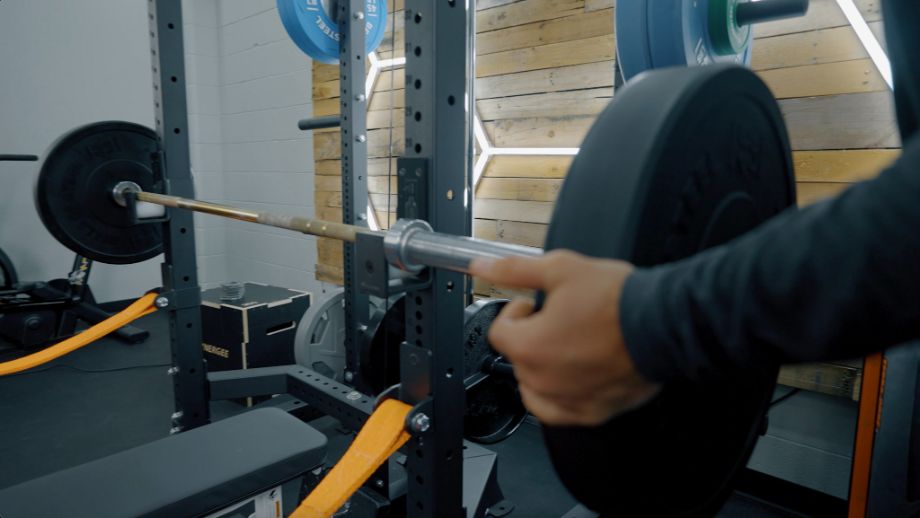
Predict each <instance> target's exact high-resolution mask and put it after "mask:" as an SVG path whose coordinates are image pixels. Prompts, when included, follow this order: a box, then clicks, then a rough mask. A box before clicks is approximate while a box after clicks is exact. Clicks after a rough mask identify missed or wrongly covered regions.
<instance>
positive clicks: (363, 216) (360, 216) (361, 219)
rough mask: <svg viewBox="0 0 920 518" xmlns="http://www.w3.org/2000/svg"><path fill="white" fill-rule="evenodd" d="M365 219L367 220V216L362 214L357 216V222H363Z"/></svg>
mask: <svg viewBox="0 0 920 518" xmlns="http://www.w3.org/2000/svg"><path fill="white" fill-rule="evenodd" d="M366 219H367V214H364V213H363V212H362V213H361V214H358V221H365V220H366Z"/></svg>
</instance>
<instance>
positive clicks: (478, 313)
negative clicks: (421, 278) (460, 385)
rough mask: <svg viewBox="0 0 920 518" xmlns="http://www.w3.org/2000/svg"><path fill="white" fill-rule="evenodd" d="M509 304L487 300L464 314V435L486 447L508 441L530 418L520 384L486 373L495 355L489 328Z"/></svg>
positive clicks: (502, 300)
mask: <svg viewBox="0 0 920 518" xmlns="http://www.w3.org/2000/svg"><path fill="white" fill-rule="evenodd" d="M507 303H508V301H507V300H506V299H484V300H480V301H477V302H475V303H473V304H471V305H470V306H468V307H467V308H466V310H465V311H464V322H463V376H464V378H463V379H464V381H465V385H466V387H467V388H466V413H465V414H464V416H463V435H464V437H466V438H467V439H469V440H471V441H474V442H478V443H483V444H492V443H496V442H499V441H502V440H504V439H507V438H508V437H510V436H511V434H513V433H514V432H515V430H517V429H518V427H519V426H520V425H521V423H523V422H524V419H525V418H526V417H527V409H525V408H524V403H523V402H522V401H521V394H520V391H519V390H518V386H517V381H515V380H514V378H512V377H506V376H501V375H495V374H486V373H484V372H483V366H484V364H485V363H486V362H488V361H490V360H493V359H494V358H495V355H496V353H495V351H494V350H493V349H492V346H491V345H489V337H488V334H489V326H491V325H492V322H493V321H494V320H495V318H496V317H497V316H498V313H499V312H500V311H501V310H502V308H503V307H505V304H507Z"/></svg>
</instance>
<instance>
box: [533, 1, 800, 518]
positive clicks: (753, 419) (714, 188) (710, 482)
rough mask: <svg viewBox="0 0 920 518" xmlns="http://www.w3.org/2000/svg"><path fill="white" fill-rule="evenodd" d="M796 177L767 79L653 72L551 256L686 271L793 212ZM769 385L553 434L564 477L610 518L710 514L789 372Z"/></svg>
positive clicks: (565, 196)
mask: <svg viewBox="0 0 920 518" xmlns="http://www.w3.org/2000/svg"><path fill="white" fill-rule="evenodd" d="M622 4H625V2H621V5H622ZM792 171H793V168H792V157H791V152H790V147H789V140H788V136H787V133H786V129H785V126H784V124H783V119H782V116H781V114H780V110H779V107H778V105H777V103H776V100H775V99H774V98H773V97H772V95H771V94H770V91H769V90H768V89H767V87H766V85H765V84H764V83H763V81H761V80H760V79H759V78H758V77H757V75H756V74H754V73H753V72H751V71H750V70H748V69H746V68H743V67H739V66H734V65H713V66H707V67H692V68H669V69H665V70H653V71H649V72H646V73H645V74H642V75H640V76H638V77H637V78H636V79H635V80H634V81H631V82H629V83H627V84H626V86H625V87H624V88H623V90H622V91H621V92H619V93H618V94H617V96H616V97H614V100H613V101H612V102H611V103H610V104H609V105H608V107H607V108H606V109H605V110H604V111H603V112H602V113H601V115H600V116H599V117H598V119H597V121H596V122H595V123H594V125H593V126H592V128H591V130H590V131H589V132H588V135H587V136H586V137H585V140H584V142H583V143H582V145H581V150H580V151H579V153H578V155H577V156H576V157H575V159H574V161H573V162H572V165H571V167H570V169H569V172H568V174H567V176H566V180H565V183H564V184H563V186H562V189H561V191H560V193H559V198H558V200H557V201H556V206H555V210H554V212H553V217H552V220H551V223H550V226H549V231H548V233H547V238H546V249H547V250H551V249H557V248H561V249H569V250H574V251H576V252H580V253H583V254H585V255H588V256H592V257H605V258H618V259H625V260H628V261H630V262H632V263H634V264H636V265H639V266H651V265H655V264H659V263H666V262H671V261H676V260H679V259H681V258H685V257H688V256H690V255H693V254H696V253H697V252H699V251H701V250H704V249H706V248H709V247H712V246H717V245H719V244H721V243H725V242H727V241H729V240H731V239H733V238H735V237H737V236H739V235H741V234H743V233H744V232H747V231H749V230H751V229H753V228H754V227H756V226H758V225H760V224H761V223H763V222H764V221H766V220H767V219H769V218H771V217H773V216H774V215H776V214H778V213H779V212H781V211H783V210H785V209H786V208H787V207H790V206H792V205H794V203H795V183H794V179H793V175H792ZM538 300H539V299H538ZM566 345H567V344H565V343H560V344H559V346H560V347H565V346H566ZM760 374H761V375H758V374H756V373H751V372H744V373H739V374H738V375H737V376H731V375H726V376H724V378H720V381H717V382H716V381H712V380H708V381H707V382H705V383H690V382H687V383H681V384H670V385H666V386H665V387H664V388H663V389H662V391H661V392H660V393H659V395H658V396H657V397H656V398H655V399H654V400H653V401H652V402H650V403H649V404H648V405H646V406H644V407H642V408H640V409H637V410H634V411H632V412H629V413H627V414H624V415H622V416H619V417H616V418H614V419H612V420H611V421H609V422H608V423H606V424H604V425H602V426H599V427H595V428H579V427H572V428H553V427H546V428H544V436H545V439H546V443H547V447H548V450H549V452H550V456H551V457H552V459H553V463H554V465H555V466H556V470H557V472H558V473H559V475H560V478H561V479H562V481H563V482H564V483H565V484H566V486H567V487H568V488H569V490H570V491H571V492H572V494H573V495H574V496H575V497H576V498H577V499H578V500H579V501H581V502H582V503H584V504H585V505H587V506H588V507H590V508H592V509H594V510H595V511H599V512H601V513H602V514H604V515H607V514H609V515H611V516H692V515H711V514H713V513H714V512H715V510H716V509H718V507H719V506H720V505H721V503H722V502H723V501H724V498H726V497H727V496H728V494H729V492H730V490H731V481H732V480H733V478H734V476H735V475H736V473H737V472H738V471H739V470H740V469H741V468H743V467H744V465H745V464H746V462H747V459H748V458H749V456H750V453H751V450H752V448H753V446H754V444H755V442H756V440H757V437H758V436H759V434H760V431H761V429H762V425H763V417H764V414H765V412H766V408H767V405H768V404H769V401H770V397H771V395H772V392H773V388H774V386H775V383H776V381H775V380H776V367H775V366H770V365H768V366H764V368H763V371H762V372H761V373H760Z"/></svg>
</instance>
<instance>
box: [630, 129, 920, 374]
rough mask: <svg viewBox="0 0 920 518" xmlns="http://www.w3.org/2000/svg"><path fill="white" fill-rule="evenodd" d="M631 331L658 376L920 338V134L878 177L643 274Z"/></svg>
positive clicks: (842, 354) (633, 301) (633, 291)
mask: <svg viewBox="0 0 920 518" xmlns="http://www.w3.org/2000/svg"><path fill="white" fill-rule="evenodd" d="M620 303H621V308H620V319H621V323H622V329H623V335H624V338H625V341H626V345H627V348H628V349H629V351H630V353H631V355H632V357H633V359H634V361H635V362H636V365H637V367H638V369H639V371H640V372H641V373H642V374H643V375H645V376H647V377H648V378H649V379H650V380H653V381H658V382H668V381H678V380H691V381H694V380H702V379H707V378H711V377H714V376H719V375H721V374H724V373H726V372H739V371H740V372H744V371H746V370H758V369H760V368H764V367H768V366H775V365H776V364H777V363H780V362H794V361H809V360H829V359H841V358H848V357H855V356H859V355H863V354H866V353H869V352H872V351H876V350H879V349H881V348H884V347H886V346H890V345H894V344H897V343H900V342H903V341H906V340H907V339H911V338H917V337H920V137H917V138H914V139H912V141H909V142H908V143H907V145H906V146H905V148H904V152H903V154H902V155H901V158H900V159H899V160H898V161H897V162H896V163H895V164H894V165H892V166H891V167H890V168H889V169H887V170H886V171H884V172H883V173H882V174H881V175H880V176H879V177H878V178H876V179H874V180H871V181H867V182H863V183H859V184H856V185H854V186H853V187H851V188H849V189H848V190H846V191H845V192H843V193H842V194H841V195H840V196H839V197H837V198H834V199H831V200H827V201H824V202H821V203H818V204H815V205H812V206H810V207H808V208H805V209H803V210H789V211H787V212H785V213H783V214H781V215H780V216H778V217H776V218H774V219H772V220H770V221H769V222H767V223H765V224H764V225H762V226H761V227H759V228H758V229H755V230H754V231H753V232H751V233H749V234H747V235H745V236H742V237H741V238H739V239H737V240H735V241H733V242H730V243H728V244H726V245H723V246H721V247H718V248H714V249H712V250H709V251H706V252H704V253H702V254H700V255H697V256H694V257H692V258H689V259H687V260H684V261H681V262H677V263H673V264H669V265H663V266H659V267H654V268H651V269H645V270H637V271H636V272H634V273H633V274H632V275H631V276H630V277H629V278H628V279H627V282H626V284H625V286H624V291H623V293H622V295H621V300H620Z"/></svg>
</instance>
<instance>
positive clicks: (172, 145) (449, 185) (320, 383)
mask: <svg viewBox="0 0 920 518" xmlns="http://www.w3.org/2000/svg"><path fill="white" fill-rule="evenodd" d="M365 3H366V2H365V0H348V1H343V2H340V3H339V12H338V13H337V18H338V25H339V28H340V31H341V35H342V42H341V47H340V52H341V59H340V69H339V73H340V89H341V91H340V93H341V96H340V103H341V128H340V131H341V137H342V139H341V141H342V198H343V222H344V223H347V224H356V225H363V226H366V225H367V219H368V215H367V214H366V212H365V211H366V210H368V209H367V207H368V205H367V135H366V109H367V98H366V95H365V92H364V88H365V86H364V80H365V72H364V70H365V69H364V62H365V61H366V59H365V58H366V55H365V41H364V40H365V37H364V36H365V34H364V26H365V24H364V23H363V20H364V13H363V9H364V8H365ZM149 13H150V14H149V17H150V36H151V55H152V71H153V77H154V84H153V90H154V106H155V110H156V130H157V133H158V135H159V137H160V141H161V152H160V153H159V155H158V156H156V157H154V159H153V165H154V167H155V168H158V169H159V172H160V173H161V174H162V176H163V178H164V179H165V182H166V185H167V190H168V192H169V193H170V194H174V195H178V196H182V197H188V198H192V197H194V186H193V183H192V177H191V168H190V165H191V164H190V150H189V140H188V136H187V131H188V115H187V113H188V112H187V100H186V90H185V87H186V81H185V59H184V48H183V30H182V28H183V21H182V8H181V0H149ZM404 15H405V17H406V29H405V31H406V38H405V41H406V42H405V45H406V47H405V48H406V68H405V75H406V84H407V90H409V89H411V90H412V95H411V96H408V95H407V100H406V101H407V102H406V109H405V116H406V124H405V126H406V139H405V142H406V150H405V153H404V155H403V157H401V158H399V159H398V161H397V175H398V189H397V197H398V202H397V215H398V217H400V218H417V219H424V220H427V221H428V222H429V223H430V224H431V226H432V227H433V229H434V230H435V231H438V232H444V233H449V234H454V235H460V236H469V235H470V234H471V230H472V196H473V190H472V171H471V165H472V156H473V147H472V142H473V140H472V108H471V104H472V99H473V88H472V86H473V79H474V74H473V38H472V35H473V34H475V30H474V29H475V27H474V23H475V2H463V1H457V0H406V5H405V10H404ZM459 42H463V44H458V43H459ZM436 58H437V59H436ZM162 224H163V226H164V245H163V248H164V253H165V262H164V264H163V266H162V276H163V293H162V296H161V297H159V298H158V304H157V305H158V306H159V307H160V308H161V309H164V310H167V312H168V315H169V322H170V326H169V328H170V345H171V350H172V355H173V367H172V368H170V370H169V374H170V375H171V376H172V378H173V385H174V389H175V412H174V413H173V415H172V422H173V428H172V432H173V433H178V432H182V431H185V430H188V429H191V428H195V427H198V426H201V425H204V424H207V423H208V422H209V411H208V402H209V400H210V399H225V398H235V397H240V396H243V395H249V396H253V395H260V394H277V393H290V394H292V395H294V396H295V397H299V398H301V399H304V400H306V401H307V402H309V403H310V404H311V405H312V406H315V407H316V408H317V409H319V410H321V411H323V412H324V413H327V414H329V415H332V416H333V417H336V418H338V419H339V420H341V421H342V422H343V423H345V424H346V425H347V426H350V427H358V426H360V425H361V424H362V423H363V422H364V420H365V419H366V418H367V416H368V415H369V413H370V412H371V411H372V410H373V403H372V402H371V401H370V400H369V399H370V398H368V397H367V396H365V395H363V394H362V393H360V392H358V391H355V390H353V389H352V388H351V387H347V386H344V385H341V384H339V383H336V382H335V381H333V380H331V379H329V378H325V377H323V376H321V375H318V374H316V373H313V372H311V371H308V370H307V369H303V368H300V367H298V366H286V367H269V368H264V369H252V370H250V371H234V372H228V373H214V374H211V375H210V376H209V375H207V374H206V365H205V361H204V357H203V352H202V349H201V348H200V347H198V346H197V344H200V343H201V318H200V312H199V304H200V288H199V286H198V281H197V266H196V259H195V245H194V224H193V215H192V214H191V213H190V212H188V211H183V210H177V209H167V217H166V218H165V219H164V221H163V223H162ZM369 245H370V246H364V247H358V246H357V243H356V244H351V243H345V244H343V246H344V247H345V248H344V272H345V311H346V323H347V324H346V325H347V327H346V351H347V356H346V369H347V371H348V372H353V373H355V372H359V367H360V366H359V361H360V357H359V355H358V353H357V351H358V341H359V340H360V339H361V335H362V333H363V330H364V329H366V326H367V323H368V320H369V300H368V294H367V293H366V292H364V291H362V290H361V289H359V286H371V291H373V290H374V289H376V290H377V294H380V293H381V292H382V294H383V295H384V296H385V295H388V294H390V293H392V291H393V288H394V287H395V288H396V289H397V290H398V291H408V293H407V295H406V331H407V336H406V341H405V342H404V343H403V344H402V347H401V350H400V363H401V369H400V376H401V380H400V381H401V384H400V385H399V389H398V391H399V394H398V397H399V398H400V399H401V400H403V401H405V402H407V403H409V404H412V405H415V409H414V410H413V412H412V413H411V414H410V415H409V420H410V421H411V422H412V423H413V424H416V425H417V426H415V427H414V428H415V429H414V432H415V433H414V434H413V438H412V440H411V441H410V442H409V443H408V445H407V447H406V452H407V455H406V456H405V458H400V459H397V460H396V462H398V463H400V464H404V466H405V470H406V475H407V477H406V478H407V496H406V498H407V501H406V510H407V514H408V515H410V516H439V517H459V516H464V515H466V511H465V508H470V509H468V510H469V511H470V512H471V513H477V512H482V511H484V509H482V508H481V506H482V504H483V496H484V495H488V496H489V497H490V498H492V499H498V498H499V497H500V492H499V491H498V489H497V486H496V482H495V461H496V455H495V454H494V453H492V452H490V451H488V450H485V449H483V448H480V447H478V446H475V445H472V444H464V440H463V412H462V409H463V408H464V397H465V389H464V385H463V344H462V341H463V338H462V336H463V329H462V327H463V311H464V308H465V307H466V305H467V304H468V303H469V302H470V293H471V289H470V287H471V284H470V280H469V278H468V277H467V276H465V275H463V274H460V273H456V272H449V271H445V270H439V269H433V270H432V271H430V272H428V273H427V276H426V277H425V278H424V279H422V280H421V281H420V282H411V283H403V284H401V285H400V284H394V283H390V282H389V281H388V279H387V276H386V275H383V276H382V278H381V277H380V276H379V275H376V276H375V275H373V271H378V272H379V271H381V270H382V271H386V266H385V265H386V263H385V261H384V259H383V256H382V253H380V254H373V255H374V256H373V257H372V256H360V257H359V254H360V253H365V254H367V253H368V252H361V250H370V251H375V250H376V249H374V247H373V244H369ZM377 256H379V257H377ZM368 261H370V262H371V263H375V264H377V265H378V266H379V265H380V264H382V265H384V267H383V268H377V269H376V270H375V269H374V268H362V267H359V266H363V265H365V263H367V262H368ZM381 283H382V286H381ZM375 287H376V288H375ZM193 344H194V345H193ZM356 388H357V389H358V390H362V389H363V387H360V386H358V387H356ZM422 423H424V425H422ZM465 458H466V459H467V460H469V459H471V458H476V459H478V460H477V462H475V465H476V466H477V467H476V468H475V469H470V468H468V469H466V470H464V464H465V460H464V459H465ZM484 461H485V462H484ZM391 462H393V461H391ZM466 464H468V465H471V464H474V463H471V462H466ZM389 471H390V470H389V469H388V466H386V465H385V466H383V468H381V470H379V471H378V474H377V475H376V476H375V477H373V478H372V480H373V484H372V485H371V488H372V489H373V490H374V491H376V492H377V493H379V494H380V496H383V497H384V498H389V495H390V483H389V477H388V473H389ZM465 471H466V473H465ZM473 477H475V478H473ZM464 478H468V479H473V480H482V481H483V483H482V484H476V486H477V489H475V490H474V491H472V493H475V494H466V495H465V494H464V486H465V484H464ZM471 485H473V484H469V483H468V484H466V486H471ZM468 489H469V488H468ZM467 493H470V491H469V490H468V491H467Z"/></svg>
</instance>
